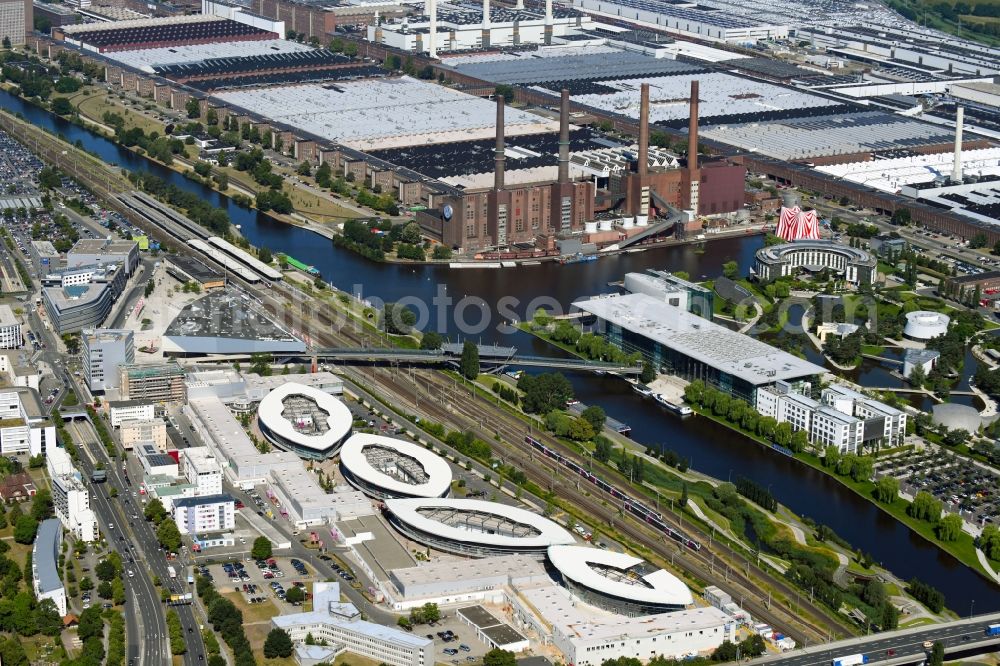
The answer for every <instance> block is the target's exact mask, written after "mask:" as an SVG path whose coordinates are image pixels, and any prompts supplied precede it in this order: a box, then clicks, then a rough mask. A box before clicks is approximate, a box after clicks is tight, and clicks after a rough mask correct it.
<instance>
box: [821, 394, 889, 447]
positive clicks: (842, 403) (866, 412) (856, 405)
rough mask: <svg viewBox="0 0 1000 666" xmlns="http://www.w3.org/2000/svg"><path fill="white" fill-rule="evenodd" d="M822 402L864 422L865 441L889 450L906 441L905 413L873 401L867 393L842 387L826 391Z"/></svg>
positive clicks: (822, 396)
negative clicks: (876, 441) (882, 442)
mask: <svg viewBox="0 0 1000 666" xmlns="http://www.w3.org/2000/svg"><path fill="white" fill-rule="evenodd" d="M820 400H821V401H822V402H823V404H824V405H829V406H830V407H833V408H834V409H836V410H837V411H838V412H841V413H843V414H849V415H851V416H854V417H855V418H859V419H862V420H863V421H864V422H865V435H864V439H865V441H872V440H877V439H882V440H883V441H884V443H885V444H887V445H888V446H898V445H900V444H902V443H903V439H904V438H905V437H906V419H907V414H906V412H904V411H902V410H900V409H896V408H895V407H890V406H889V405H887V404H885V403H884V402H879V401H878V400H873V399H872V398H869V397H868V396H866V395H865V394H864V393H859V392H858V391H855V390H853V389H850V388H848V387H846V386H843V385H840V384H832V385H830V386H829V387H827V388H825V389H823V393H822V395H821V396H820Z"/></svg>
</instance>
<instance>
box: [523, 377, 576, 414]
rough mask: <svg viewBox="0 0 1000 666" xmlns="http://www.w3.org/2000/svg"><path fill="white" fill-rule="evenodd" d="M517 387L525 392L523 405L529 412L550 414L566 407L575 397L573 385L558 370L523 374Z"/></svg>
mask: <svg viewBox="0 0 1000 666" xmlns="http://www.w3.org/2000/svg"><path fill="white" fill-rule="evenodd" d="M517 388H518V389H519V390H520V391H522V392H523V393H524V396H523V397H522V398H521V405H522V406H523V408H524V411H526V412H528V413H529V414H548V413H549V412H551V411H552V410H554V409H564V408H565V407H566V403H567V402H569V401H570V400H572V399H573V385H572V384H570V383H569V380H568V379H566V377H564V376H563V375H562V374H560V373H558V372H546V373H543V374H541V375H537V376H536V375H529V374H527V373H525V374H523V375H521V378H520V379H518V380H517Z"/></svg>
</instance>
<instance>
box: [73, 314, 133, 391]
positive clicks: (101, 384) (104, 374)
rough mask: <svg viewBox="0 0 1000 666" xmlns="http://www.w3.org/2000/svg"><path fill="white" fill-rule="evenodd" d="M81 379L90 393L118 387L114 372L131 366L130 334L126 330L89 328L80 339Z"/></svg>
mask: <svg viewBox="0 0 1000 666" xmlns="http://www.w3.org/2000/svg"><path fill="white" fill-rule="evenodd" d="M80 343H81V344H80V348H81V349H82V351H83V377H84V379H85V380H87V386H88V387H89V388H90V390H91V391H107V390H108V389H117V388H119V386H120V381H121V380H120V377H119V374H118V368H119V367H120V366H122V365H129V364H132V363H135V343H134V337H133V333H132V331H130V330H127V329H110V328H97V329H94V328H91V329H87V330H84V331H83V332H82V333H81V335H80Z"/></svg>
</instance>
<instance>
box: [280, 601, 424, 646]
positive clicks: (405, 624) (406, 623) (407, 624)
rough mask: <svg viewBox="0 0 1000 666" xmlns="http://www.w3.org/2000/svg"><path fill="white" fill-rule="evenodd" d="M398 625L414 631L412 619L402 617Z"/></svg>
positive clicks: (397, 622) (397, 621)
mask: <svg viewBox="0 0 1000 666" xmlns="http://www.w3.org/2000/svg"><path fill="white" fill-rule="evenodd" d="M285 599H286V600H287V599H288V596H287V594H286V596H285ZM396 624H398V625H399V628H400V629H403V630H405V631H410V630H412V629H413V622H412V621H411V620H410V618H408V617H406V616H405V615H403V616H401V617H400V618H399V619H398V620H396ZM311 637H312V634H309V636H306V638H307V639H308V638H311ZM307 645H313V643H307Z"/></svg>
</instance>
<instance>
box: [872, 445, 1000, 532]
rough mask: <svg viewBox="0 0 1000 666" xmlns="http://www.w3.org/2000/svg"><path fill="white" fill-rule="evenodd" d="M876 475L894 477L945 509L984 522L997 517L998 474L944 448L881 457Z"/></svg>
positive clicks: (999, 517)
mask: <svg viewBox="0 0 1000 666" xmlns="http://www.w3.org/2000/svg"><path fill="white" fill-rule="evenodd" d="M875 471H876V473H877V474H878V475H879V476H886V475H889V476H894V477H896V478H897V479H898V480H899V486H900V490H902V491H903V492H904V493H907V494H909V495H911V496H913V495H916V494H917V493H918V492H920V491H925V492H928V493H930V494H932V495H933V496H934V497H935V498H936V499H938V500H940V501H941V504H942V508H943V509H944V511H946V512H950V513H958V514H960V515H961V516H962V517H963V518H965V520H966V521H968V522H970V523H972V524H975V525H983V524H985V523H993V522H996V521H998V520H1000V493H998V492H997V475H996V474H994V473H993V472H990V471H988V470H986V469H983V468H982V467H979V466H978V465H974V464H973V463H971V462H968V461H966V460H963V459H962V458H959V457H958V456H956V455H954V454H952V453H950V452H946V451H928V452H924V453H918V454H915V455H903V454H901V455H898V456H893V457H891V458H886V459H884V460H880V461H879V464H878V466H877V467H876V470H875Z"/></svg>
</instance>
